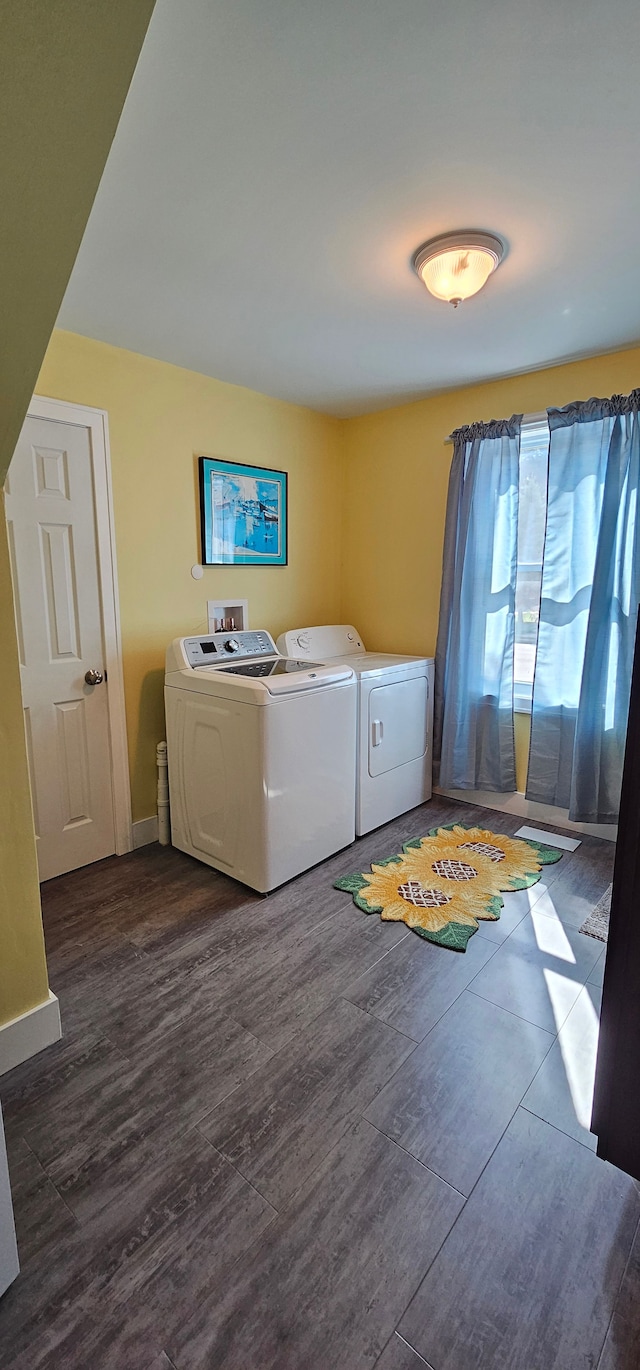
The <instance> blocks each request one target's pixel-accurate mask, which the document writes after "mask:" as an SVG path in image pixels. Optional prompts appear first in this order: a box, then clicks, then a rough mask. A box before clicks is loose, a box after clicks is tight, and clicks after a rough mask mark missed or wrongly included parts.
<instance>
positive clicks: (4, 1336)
mask: <svg viewBox="0 0 640 1370" xmlns="http://www.w3.org/2000/svg"><path fill="white" fill-rule="evenodd" d="M455 818H459V819H460V820H461V821H463V822H474V821H479V822H481V824H482V826H485V827H493V828H494V829H497V830H502V831H504V832H511V833H512V832H515V830H516V829H517V828H518V827H519V826H520V820H519V819H514V818H509V817H506V816H505V815H502V814H497V813H495V812H491V811H489V810H483V809H477V808H473V807H471V806H469V805H462V804H458V803H455V802H454V801H449V800H444V799H442V800H441V799H434V800H433V801H432V802H431V803H430V804H428V805H425V806H424V807H423V808H422V809H416V810H413V811H412V812H411V813H410V814H407V815H405V816H404V817H403V818H401V819H398V820H396V821H395V822H394V823H391V824H389V825H388V826H387V827H386V828H383V829H380V830H378V831H377V832H376V833H373V834H370V835H369V836H368V837H366V838H364V839H362V840H360V841H359V842H357V843H356V845H355V846H354V847H352V848H350V849H349V850H348V851H346V852H343V853H340V854H339V855H337V856H335V857H332V858H331V860H329V861H327V862H325V863H324V864H323V865H322V866H320V867H318V868H316V869H315V870H313V871H309V872H307V873H306V874H305V875H302V876H300V877H299V878H298V879H297V880H295V881H293V882H292V883H291V884H290V885H287V886H286V887H284V888H283V889H282V890H279V891H277V892H276V893H274V894H272V895H270V896H269V897H268V898H261V897H260V896H259V895H255V894H253V893H252V892H251V891H249V890H246V889H244V888H243V887H242V886H240V885H236V884H234V883H233V882H232V881H230V880H228V879H226V878H225V877H224V876H222V875H218V874H217V873H216V872H214V871H211V870H209V869H208V868H207V867H206V866H202V865H200V864H199V863H197V862H196V861H192V860H191V859H190V858H189V857H187V856H184V855H182V854H181V853H180V852H177V851H174V850H173V849H172V848H161V847H158V846H153V847H147V848H143V849H142V850H140V851H138V852H135V853H133V854H132V855H131V856H127V857H123V858H115V857H114V858H110V859H109V860H107V861H103V862H100V863H99V864H97V865H94V866H90V867H87V868H85V869H84V870H81V871H76V872H74V873H73V874H71V875H68V876H64V877H61V878H60V879H58V880H54V881H51V882H49V883H48V884H47V885H45V886H44V887H43V905H44V919H45V931H46V939H47V949H48V957H49V971H50V980H51V987H52V989H53V990H54V992H55V993H56V994H57V995H58V996H59V999H60V1004H61V1010H62V1019H63V1028H64V1036H63V1039H62V1041H61V1042H59V1043H58V1044H57V1045H56V1046H54V1047H52V1048H50V1049H49V1050H48V1051H46V1052H43V1053H42V1054H41V1055H40V1056H38V1057H35V1058H33V1059H32V1060H31V1061H29V1062H27V1063H26V1064H25V1065H24V1066H21V1067H19V1068H18V1069H16V1070H15V1071H13V1072H12V1073H11V1074H10V1075H7V1076H5V1077H4V1078H2V1079H0V1098H1V1099H2V1103H3V1110H4V1117H5V1129H6V1134H7V1143H8V1149H9V1158H10V1170H11V1176H12V1184H13V1191H14V1203H15V1213H16V1224H17V1229H18V1240H19V1247H20V1255H21V1262H22V1273H21V1275H20V1277H19V1279H18V1280H17V1281H16V1283H15V1284H14V1285H13V1286H12V1287H11V1289H10V1290H9V1291H8V1292H7V1294H6V1295H5V1296H4V1298H3V1299H2V1300H1V1301H0V1364H1V1365H2V1367H3V1370H44V1367H47V1368H48V1370H52V1368H53V1367H56V1370H171V1367H174V1370H374V1367H375V1370H420V1367H421V1366H422V1367H424V1366H425V1365H427V1366H428V1367H431V1370H596V1367H598V1368H599V1370H637V1367H638V1363H639V1358H640V1231H639V1227H638V1224H639V1220H640V1187H639V1186H638V1185H637V1184H635V1183H634V1182H633V1181H632V1180H630V1179H629V1178H628V1177H627V1176H625V1175H623V1174H622V1173H621V1172H619V1171H617V1170H615V1169H614V1168H613V1167H611V1166H609V1165H607V1164H605V1163H604V1162H602V1161H599V1160H598V1159H597V1157H596V1156H595V1154H594V1146H595V1139H594V1138H593V1137H592V1135H591V1133H590V1132H589V1130H588V1123H589V1113H590V1092H591V1089H592V1082H593V1069H594V1062H595V1046H596V1039H597V1013H598V1006H599V998H600V993H601V989H600V986H601V983H602V966H603V956H604V951H603V947H602V944H601V943H599V942H596V941H593V940H592V939H589V938H587V937H585V936H583V935H581V934H580V933H579V932H578V928H579V926H580V924H581V922H582V921H583V919H584V917H585V916H586V914H587V913H588V911H589V910H590V908H591V907H592V906H593V904H595V903H596V901H597V899H598V898H599V896H600V895H601V894H602V893H603V891H604V889H605V888H606V886H607V885H608V883H609V881H610V880H611V870H612V865H613V854H614V853H613V846H612V845H611V844H609V843H605V842H600V841H598V840H596V839H590V838H585V839H584V841H583V842H582V844H581V846H580V847H579V848H578V850H577V851H576V852H575V853H569V852H567V853H566V854H565V856H564V857H563V859H562V861H561V862H560V863H559V864H558V865H557V866H552V867H549V868H547V869H546V870H545V872H544V873H543V879H542V881H541V882H540V883H539V884H538V885H536V886H534V887H533V888H532V889H531V890H529V891H522V892H520V893H518V894H513V895H507V896H506V904H505V909H504V913H503V916H502V918H501V920H500V922H499V923H496V924H484V925H482V924H481V926H480V931H479V932H478V933H477V935H476V936H475V937H474V938H473V939H472V940H471V942H470V943H469V948H468V951H467V953H466V955H459V954H456V953H454V952H449V951H445V950H443V949H441V948H438V947H434V946H432V945H430V944H429V943H426V942H424V941H422V940H421V939H420V938H418V937H416V936H415V935H414V934H412V933H410V932H409V931H408V930H407V929H406V927H405V926H404V924H396V923H382V922H381V921H380V919H379V918H378V917H377V916H376V915H372V916H369V917H367V915H365V914H363V913H361V912H360V911H359V910H358V909H357V908H356V907H355V906H354V905H353V903H352V901H351V899H350V897H349V896H348V895H346V894H344V893H342V892H340V891H338V890H334V889H333V888H332V881H333V880H334V879H335V878H336V876H337V875H339V874H345V873H347V872H349V871H353V870H357V869H364V867H366V865H367V864H368V863H369V861H370V860H371V859H372V858H373V859H375V858H376V857H383V856H387V855H390V854H391V853H393V852H394V851H397V850H398V849H399V846H400V844H401V843H402V841H403V840H407V839H408V838H410V837H414V836H417V835H422V834H424V833H426V832H427V831H428V829H429V828H430V827H432V826H434V824H436V823H438V822H450V821H452V820H453V819H455Z"/></svg>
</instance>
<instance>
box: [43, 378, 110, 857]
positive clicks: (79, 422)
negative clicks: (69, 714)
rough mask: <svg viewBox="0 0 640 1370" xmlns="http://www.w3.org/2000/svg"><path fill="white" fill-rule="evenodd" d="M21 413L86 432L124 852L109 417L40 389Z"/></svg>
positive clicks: (104, 411) (103, 410)
mask: <svg viewBox="0 0 640 1370" xmlns="http://www.w3.org/2000/svg"><path fill="white" fill-rule="evenodd" d="M26 418H29V419H47V420H49V421H50V422H52V423H65V424H73V425H75V426H76V427H78V428H87V429H88V430H89V432H90V435H91V463H92V468H93V494H94V506H95V517H96V547H97V553H98V583H99V586H100V598H101V602H102V629H103V636H104V654H105V661H104V665H105V670H106V673H107V680H108V685H109V689H108V691H107V701H108V711H109V741H110V746H111V777H112V793H113V820H114V832H115V844H116V855H117V856H124V855H125V853H126V852H129V851H132V850H133V830H132V826H131V783H130V779H129V749H128V745H127V719H126V711H125V695H124V674H123V669H122V638H121V632H120V600H119V595H118V572H117V561H116V540H115V526H114V516H113V491H112V485H111V454H110V449H109V417H108V414H107V411H106V409H93V408H91V407H90V406H89V405H85V404H72V403H71V402H70V401H68V400H54V399H49V398H48V397H46V396H44V395H34V396H33V398H32V400H31V403H30V405H29V408H28V410H27V414H26Z"/></svg>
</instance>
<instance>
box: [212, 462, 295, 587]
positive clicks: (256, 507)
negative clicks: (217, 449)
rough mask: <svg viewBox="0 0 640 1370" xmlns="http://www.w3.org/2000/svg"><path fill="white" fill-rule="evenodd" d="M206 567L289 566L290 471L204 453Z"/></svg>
mask: <svg viewBox="0 0 640 1370" xmlns="http://www.w3.org/2000/svg"><path fill="white" fill-rule="evenodd" d="M199 466H200V520H201V530H202V564H203V565H204V566H226V565H229V566H286V565H287V532H288V530H287V473H286V471H271V470H269V469H267V468H266V467H264V466H245V465H244V464H242V463H240V462H236V461H223V460H219V459H218V458H217V457H200V458H199Z"/></svg>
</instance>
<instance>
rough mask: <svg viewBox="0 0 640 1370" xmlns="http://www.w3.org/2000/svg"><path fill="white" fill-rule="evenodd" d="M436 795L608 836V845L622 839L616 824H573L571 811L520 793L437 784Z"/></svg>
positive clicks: (570, 830)
mask: <svg viewBox="0 0 640 1370" xmlns="http://www.w3.org/2000/svg"><path fill="white" fill-rule="evenodd" d="M433 792H434V794H442V795H444V797H445V799H462V800H464V801H465V803H467V804H483V805H484V806H485V808H487V809H497V810H498V811H499V812H500V813H512V814H515V815H516V817H517V818H537V820H538V822H539V823H555V824H556V826H557V827H558V828H568V829H569V832H581V833H584V834H585V836H586V837H604V838H605V840H606V841H607V842H615V841H616V839H617V836H618V828H617V825H616V824H615V823H572V822H571V821H570V819H569V810H568V809H556V808H555V806H554V805H553V804H538V803H537V802H536V800H535V799H525V797H524V795H523V794H522V793H521V791H520V790H516V792H515V793H514V794H496V793H495V792H494V791H493V790H441V789H440V786H439V785H434V787H433Z"/></svg>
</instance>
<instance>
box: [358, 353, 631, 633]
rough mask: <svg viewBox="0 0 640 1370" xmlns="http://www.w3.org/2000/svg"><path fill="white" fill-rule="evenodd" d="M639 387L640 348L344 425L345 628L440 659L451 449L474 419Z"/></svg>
mask: <svg viewBox="0 0 640 1370" xmlns="http://www.w3.org/2000/svg"><path fill="white" fill-rule="evenodd" d="M639 384H640V348H632V349H629V350H628V351H625V352H615V353H612V354H611V355H609V356H603V357H592V358H589V360H587V361H580V362H571V363H570V364H568V365H566V366H555V367H551V368H549V369H548V370H545V371H536V372H533V373H531V374H529V375H526V376H513V377H511V378H510V379H508V380H502V381H492V382H490V383H489V384H487V385H476V386H469V387H467V388H465V389H463V390H452V391H449V392H448V393H446V394H444V395H436V396H433V397H431V398H429V399H425V400H420V401H419V402H418V403H416V404H409V405H403V406H402V407H400V408H397V409H386V410H384V411H382V412H380V413H377V414H368V415H366V416H365V417H363V418H358V419H351V420H349V421H348V422H347V423H346V424H345V455H346V465H345V475H344V480H345V495H344V509H343V516H344V530H345V540H344V582H343V583H344V591H343V613H344V619H345V621H349V622H353V623H355V624H357V626H358V628H359V630H360V632H361V633H362V634H363V637H364V640H365V642H366V644H367V647H376V648H378V650H380V651H408V652H428V653H429V654H430V655H432V654H433V652H434V650H435V644H436V634H437V628H438V607H439V600H440V580H441V572H442V541H443V534H444V515H445V508H446V500H447V484H448V480H449V467H450V465H451V458H452V456H453V448H452V446H447V445H445V441H444V440H445V438H446V437H447V435H448V434H449V433H450V432H451V431H452V429H454V428H459V427H460V425H461V424H464V423H472V422H473V421H474V420H476V419H484V420H486V419H491V418H504V417H506V416H508V415H510V414H520V413H535V412H536V411H537V410H540V409H547V408H548V407H549V406H550V405H563V404H569V403H570V401H571V400H584V399H588V398H589V396H590V395H611V394H614V393H616V392H619V393H621V394H627V393H628V392H629V391H630V390H632V389H633V388H634V386H637V385H639Z"/></svg>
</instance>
